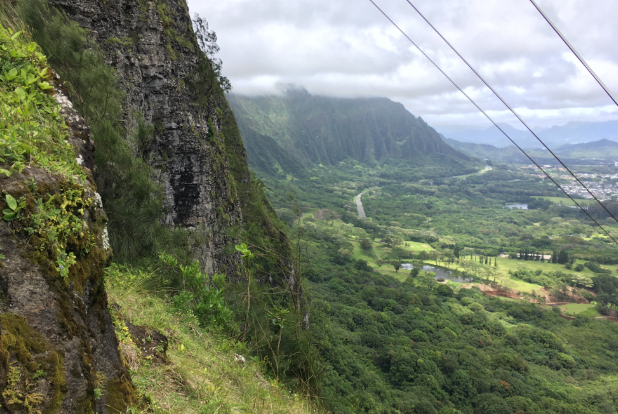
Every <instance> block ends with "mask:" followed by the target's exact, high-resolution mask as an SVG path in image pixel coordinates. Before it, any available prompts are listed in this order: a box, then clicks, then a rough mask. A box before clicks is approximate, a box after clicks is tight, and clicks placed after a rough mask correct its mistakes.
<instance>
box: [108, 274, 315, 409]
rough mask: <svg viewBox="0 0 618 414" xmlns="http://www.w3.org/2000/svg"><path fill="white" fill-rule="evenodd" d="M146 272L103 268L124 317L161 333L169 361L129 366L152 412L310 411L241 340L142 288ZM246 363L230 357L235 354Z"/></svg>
mask: <svg viewBox="0 0 618 414" xmlns="http://www.w3.org/2000/svg"><path fill="white" fill-rule="evenodd" d="M147 278H148V275H147V274H145V273H143V272H141V271H138V270H131V269H129V268H121V267H118V266H112V267H111V268H110V269H108V271H107V276H106V280H107V286H106V288H107V292H108V295H109V300H110V303H117V304H119V305H120V306H121V312H122V314H123V317H124V319H125V320H126V321H129V322H131V323H132V324H134V325H139V326H142V325H145V326H147V327H149V328H152V329H156V330H158V331H160V332H162V333H164V334H165V335H166V336H167V338H168V340H169V348H168V351H167V356H168V358H169V360H170V361H171V363H170V364H166V365H158V366H155V365H154V364H152V363H151V362H150V361H149V360H148V359H143V360H141V361H140V364H139V367H138V368H137V369H135V370H133V371H132V372H131V374H132V378H133V382H134V383H135V385H136V386H137V388H138V392H139V393H140V394H141V395H142V396H144V397H145V398H146V400H147V401H149V404H150V405H149V408H150V409H151V410H152V411H153V412H155V413H187V414H188V413H215V412H218V413H232V412H233V413H293V414H297V413H298V414H301V413H309V412H315V411H314V410H315V408H314V407H312V405H311V404H310V403H309V402H308V401H307V400H304V399H303V398H301V397H299V396H297V395H291V394H290V392H289V391H287V390H286V389H285V388H284V387H283V386H281V385H279V384H278V383H277V382H276V381H275V380H273V379H268V378H267V377H266V376H265V374H264V372H265V370H264V369H263V367H262V365H261V363H260V362H257V361H256V360H253V359H251V358H249V357H248V355H247V350H246V348H244V347H243V345H242V344H241V343H237V342H234V341H232V340H230V339H229V338H227V337H225V336H222V335H220V334H217V333H216V332H213V331H210V330H208V329H204V328H201V327H199V324H198V321H197V319H196V318H195V317H193V316H192V315H187V314H181V313H178V312H175V311H174V308H173V307H172V306H170V305H171V303H170V302H169V301H166V300H164V299H162V298H161V297H159V296H157V295H155V294H154V293H152V292H149V291H147V290H145V289H144V288H143V284H144V282H145V281H146V280H147ZM235 353H238V354H241V355H244V356H245V357H246V363H245V364H240V363H238V362H236V361H235V360H234V354H235Z"/></svg>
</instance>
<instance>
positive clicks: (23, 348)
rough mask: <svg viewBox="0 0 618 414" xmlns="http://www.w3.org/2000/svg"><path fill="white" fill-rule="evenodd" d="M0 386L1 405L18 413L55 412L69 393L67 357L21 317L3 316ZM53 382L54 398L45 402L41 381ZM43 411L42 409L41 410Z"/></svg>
mask: <svg viewBox="0 0 618 414" xmlns="http://www.w3.org/2000/svg"><path fill="white" fill-rule="evenodd" d="M0 325H1V326H2V334H1V335H0V367H1V369H0V388H4V391H3V392H2V395H1V398H2V405H3V406H4V407H9V408H11V409H12V410H15V412H22V411H25V412H37V411H36V410H39V412H43V413H53V412H56V411H57V410H58V409H59V408H60V406H61V404H62V398H63V395H64V394H65V393H66V391H67V390H66V383H65V373H64V365H63V364H64V358H63V357H62V355H61V354H60V353H59V352H58V351H57V350H56V349H55V348H54V346H52V345H51V344H50V343H48V342H47V341H46V340H45V339H44V338H43V336H42V335H41V334H40V333H39V332H37V331H36V330H34V329H33V328H32V327H31V326H30V325H29V324H28V322H27V321H26V320H25V319H24V318H23V317H21V316H18V315H13V314H3V315H0ZM40 378H45V379H46V380H47V381H49V384H50V385H51V388H52V392H51V393H50V394H51V399H50V401H49V402H47V403H46V404H43V397H42V394H41V393H40V392H38V387H39V385H38V380H39V379H40ZM41 410H42V411H41Z"/></svg>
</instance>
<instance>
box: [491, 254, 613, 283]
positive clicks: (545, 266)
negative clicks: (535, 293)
mask: <svg viewBox="0 0 618 414" xmlns="http://www.w3.org/2000/svg"><path fill="white" fill-rule="evenodd" d="M580 263H581V264H582V265H583V264H584V263H585V261H583V260H576V261H575V263H574V264H580ZM518 267H525V268H526V269H530V270H542V271H543V272H555V271H557V270H560V271H562V272H566V273H573V274H579V275H585V276H588V277H591V278H594V277H595V276H596V275H597V274H596V273H594V272H593V271H592V270H590V269H588V268H584V270H582V271H581V272H576V271H574V270H569V269H567V268H566V267H564V265H561V264H553V263H548V262H536V261H529V260H517V259H509V258H506V257H498V269H499V270H500V271H502V270H504V273H505V274H508V271H509V270H516V269H517V268H518ZM601 267H603V268H604V269H609V270H611V271H612V273H613V274H616V270H617V269H618V265H603V266H601Z"/></svg>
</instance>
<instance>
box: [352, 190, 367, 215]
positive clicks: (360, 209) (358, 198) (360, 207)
mask: <svg viewBox="0 0 618 414" xmlns="http://www.w3.org/2000/svg"><path fill="white" fill-rule="evenodd" d="M362 195H363V193H360V194H359V195H357V196H356V198H355V201H356V208H357V209H358V217H360V218H367V216H366V215H365V210H363V203H361V196H362Z"/></svg>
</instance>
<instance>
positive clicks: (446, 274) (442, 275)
mask: <svg viewBox="0 0 618 414" xmlns="http://www.w3.org/2000/svg"><path fill="white" fill-rule="evenodd" d="M413 268H414V266H412V265H411V264H410V263H402V264H401V269H402V270H412V269H413ZM421 270H423V271H425V272H432V273H435V274H436V275H435V276H434V277H433V278H434V279H444V280H447V279H448V280H450V281H451V282H455V283H468V282H472V281H474V279H472V278H470V277H463V276H459V275H453V274H452V273H453V272H451V271H450V270H444V269H441V268H439V267H434V266H429V265H424V266H423V267H421Z"/></svg>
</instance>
